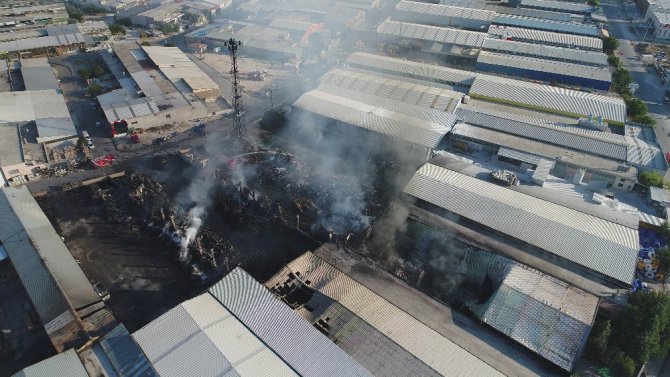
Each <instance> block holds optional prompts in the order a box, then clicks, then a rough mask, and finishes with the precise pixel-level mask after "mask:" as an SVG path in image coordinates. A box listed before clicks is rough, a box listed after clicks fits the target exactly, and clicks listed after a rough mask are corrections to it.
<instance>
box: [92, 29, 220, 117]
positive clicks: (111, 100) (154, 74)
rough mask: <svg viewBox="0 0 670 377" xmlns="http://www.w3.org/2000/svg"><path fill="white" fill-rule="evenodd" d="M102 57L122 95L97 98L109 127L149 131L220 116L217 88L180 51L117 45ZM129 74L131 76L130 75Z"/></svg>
mask: <svg viewBox="0 0 670 377" xmlns="http://www.w3.org/2000/svg"><path fill="white" fill-rule="evenodd" d="M112 48H113V51H114V56H111V55H108V54H103V57H104V58H105V59H107V60H108V65H110V66H118V67H119V69H113V70H112V72H113V73H114V75H115V76H116V79H117V80H118V81H119V83H120V84H121V89H117V90H114V91H111V92H109V93H105V94H103V95H100V96H98V102H99V103H100V107H101V108H102V110H103V112H104V113H105V117H106V118H107V121H108V122H109V123H110V124H114V123H115V122H121V121H126V122H127V123H128V125H129V126H130V127H134V128H149V127H156V126H160V125H164V124H166V123H171V122H187V121H190V120H193V119H200V118H206V117H208V116H213V115H216V114H220V113H221V112H222V106H223V105H222V104H221V103H220V101H218V99H219V96H220V94H221V93H220V88H219V86H218V85H217V84H216V83H215V82H214V81H212V79H211V78H209V76H207V74H206V73H204V72H203V71H202V70H201V69H200V68H199V67H198V66H197V65H195V63H193V62H192V61H191V60H190V59H189V58H188V56H186V55H185V54H184V53H183V52H182V51H181V50H179V48H177V47H159V46H140V45H138V44H137V43H136V42H129V43H117V44H114V46H113V47H112ZM126 72H127V73H126Z"/></svg>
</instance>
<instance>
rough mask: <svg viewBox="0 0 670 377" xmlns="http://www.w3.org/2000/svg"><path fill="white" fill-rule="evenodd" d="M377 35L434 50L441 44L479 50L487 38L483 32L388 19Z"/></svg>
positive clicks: (379, 28)
mask: <svg viewBox="0 0 670 377" xmlns="http://www.w3.org/2000/svg"><path fill="white" fill-rule="evenodd" d="M377 33H378V34H379V35H380V37H384V38H386V39H389V38H392V39H397V38H407V39H413V40H416V41H420V42H423V43H428V44H427V45H425V48H426V49H430V48H433V47H432V46H433V45H432V44H433V43H440V44H442V45H443V46H445V47H447V48H448V46H457V47H461V48H475V49H478V48H481V47H482V44H483V43H484V39H485V38H486V33H483V32H477V31H468V30H461V29H456V28H451V27H440V26H431V25H423V24H414V23H410V22H401V21H393V20H391V19H387V20H385V21H383V22H382V23H381V24H379V26H378V27H377ZM433 49H434V48H433ZM440 50H442V49H440ZM438 52H439V51H438Z"/></svg>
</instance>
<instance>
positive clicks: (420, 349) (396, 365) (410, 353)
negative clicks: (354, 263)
mask: <svg viewBox="0 0 670 377" xmlns="http://www.w3.org/2000/svg"><path fill="white" fill-rule="evenodd" d="M265 286H266V287H267V288H268V289H270V290H271V291H272V292H274V293H275V295H276V296H278V297H279V298H281V299H282V300H284V301H285V302H286V303H287V304H288V305H289V306H290V307H292V308H294V309H295V311H296V313H298V314H299V315H300V316H302V317H303V318H304V319H305V320H307V321H308V322H309V323H311V324H313V325H314V327H316V328H318V329H319V330H320V331H321V332H323V333H324V334H326V336H328V337H329V338H330V339H332V340H333V341H336V342H337V345H338V346H339V347H341V348H342V350H344V352H346V353H347V354H349V355H350V356H351V357H352V358H354V359H355V360H357V361H358V362H359V363H360V364H361V365H362V366H364V367H365V368H367V369H368V370H369V371H370V373H372V374H373V375H376V376H447V375H449V376H451V375H472V376H503V374H502V373H501V372H499V371H498V370H496V369H495V368H494V367H493V366H491V365H489V364H487V363H486V362H484V361H482V360H481V359H479V358H478V357H476V356H474V355H473V354H472V353H470V352H468V351H467V350H465V349H463V348H461V347H460V346H459V345H457V344H456V343H454V342H452V341H451V340H450V339H448V338H447V337H445V336H444V335H442V334H440V333H438V332H437V331H435V330H433V329H432V328H430V327H428V326H427V325H426V324H424V323H423V322H420V321H419V320H417V319H416V318H414V317H412V316H411V315H409V314H408V313H407V312H405V311H403V310H401V309H400V308H398V307H397V306H395V305H393V304H392V303H390V302H389V301H387V300H385V299H384V298H382V297H380V296H379V295H377V294H376V293H375V292H373V291H371V290H370V289H368V288H367V287H365V286H363V285H362V284H360V283H358V282H357V281H356V280H354V279H352V278H351V277H349V276H347V275H346V274H344V273H343V272H341V271H339V270H338V269H336V268H335V267H333V266H332V265H331V264H329V263H327V262H326V261H324V260H323V259H321V258H319V257H318V256H316V255H314V254H313V253H311V252H307V253H305V254H303V255H302V256H300V257H298V258H297V259H296V260H294V261H292V262H290V263H289V264H288V265H287V266H286V267H285V268H283V269H282V270H281V271H280V272H278V273H277V274H276V275H275V276H274V277H272V278H270V279H269V280H268V281H267V282H266V283H265ZM300 296H302V297H300ZM301 298H302V300H301ZM301 308H304V309H301ZM307 308H309V309H308V310H305V309H307Z"/></svg>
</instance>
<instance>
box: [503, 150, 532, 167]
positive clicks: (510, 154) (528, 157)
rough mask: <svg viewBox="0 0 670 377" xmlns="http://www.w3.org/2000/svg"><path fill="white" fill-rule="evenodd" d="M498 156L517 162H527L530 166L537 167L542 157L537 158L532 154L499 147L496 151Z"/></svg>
mask: <svg viewBox="0 0 670 377" xmlns="http://www.w3.org/2000/svg"><path fill="white" fill-rule="evenodd" d="M498 156H502V157H507V158H511V159H514V160H518V161H523V162H527V163H529V164H532V165H538V164H539V163H540V161H541V160H542V156H537V155H534V154H532V153H528V152H522V151H519V150H516V149H511V148H506V147H500V148H499V149H498Z"/></svg>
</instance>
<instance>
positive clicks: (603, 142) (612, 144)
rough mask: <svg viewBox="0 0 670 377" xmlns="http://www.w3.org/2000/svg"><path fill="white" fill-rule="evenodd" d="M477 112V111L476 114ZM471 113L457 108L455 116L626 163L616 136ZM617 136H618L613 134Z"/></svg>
mask: <svg viewBox="0 0 670 377" xmlns="http://www.w3.org/2000/svg"><path fill="white" fill-rule="evenodd" d="M480 111H481V112H480ZM480 111H473V110H469V109H459V110H458V112H457V116H458V118H459V119H461V120H463V121H464V122H466V123H469V124H474V125H478V126H482V127H486V128H490V129H494V130H498V131H502V132H505V133H509V134H513V135H518V136H521V137H524V138H528V139H534V140H539V141H544V142H547V143H550V144H555V145H560V146H562V147H566V148H570V149H576V150H579V151H583V152H586V153H589V154H595V155H600V156H604V157H608V158H612V159H615V160H619V161H625V160H626V145H625V143H624V142H623V140H618V139H617V137H613V138H609V137H608V136H609V135H614V134H608V133H605V132H600V131H591V130H580V129H577V127H569V126H561V125H559V124H556V123H552V122H548V121H543V120H541V119H537V120H536V119H533V118H527V117H515V116H513V114H506V113H502V112H498V111H493V110H486V109H481V110H480ZM616 136H621V135H616Z"/></svg>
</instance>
